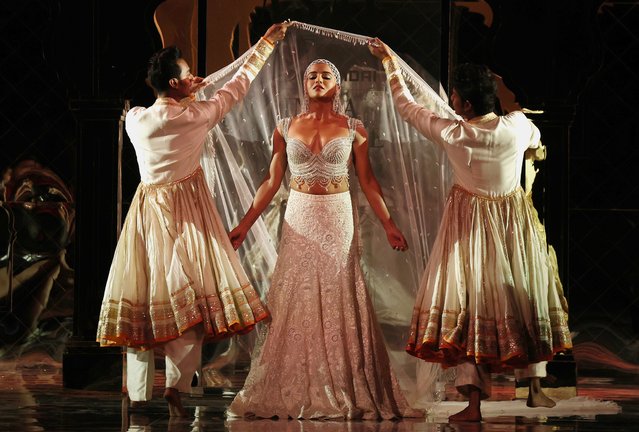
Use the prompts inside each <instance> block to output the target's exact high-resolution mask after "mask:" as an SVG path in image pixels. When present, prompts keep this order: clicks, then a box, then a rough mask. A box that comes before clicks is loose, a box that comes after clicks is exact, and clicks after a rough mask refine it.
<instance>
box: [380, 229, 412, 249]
mask: <svg viewBox="0 0 639 432" xmlns="http://www.w3.org/2000/svg"><path fill="white" fill-rule="evenodd" d="M384 229H385V230H386V237H387V238H388V243H390V245H391V247H392V248H393V249H395V250H397V251H402V252H403V251H405V250H406V249H408V242H406V239H405V238H404V234H402V232H401V231H400V230H399V228H397V227H396V226H395V224H393V223H391V224H389V225H388V226H386V227H385V228H384Z"/></svg>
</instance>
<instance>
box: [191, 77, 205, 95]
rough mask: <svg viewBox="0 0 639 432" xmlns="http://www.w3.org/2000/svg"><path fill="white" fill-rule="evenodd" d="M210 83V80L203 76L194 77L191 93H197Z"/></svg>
mask: <svg viewBox="0 0 639 432" xmlns="http://www.w3.org/2000/svg"><path fill="white" fill-rule="evenodd" d="M207 85H209V82H208V81H206V80H205V79H204V78H202V77H194V78H193V83H192V84H191V93H197V92H198V91H199V90H200V89H202V88H204V87H206V86H207Z"/></svg>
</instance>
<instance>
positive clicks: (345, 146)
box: [278, 118, 361, 188]
mask: <svg viewBox="0 0 639 432" xmlns="http://www.w3.org/2000/svg"><path fill="white" fill-rule="evenodd" d="M290 124H291V119H290V118H286V119H283V120H282V121H281V122H280V124H279V125H278V129H279V131H280V133H281V134H282V136H283V137H284V139H285V140H286V155H287V157H288V166H289V169H290V170H291V178H292V179H293V181H295V182H296V183H297V184H298V185H302V184H306V185H308V186H309V187H310V186H313V185H315V184H320V185H321V186H322V187H324V188H328V186H329V185H330V184H339V183H340V182H341V181H342V180H343V179H346V180H348V166H349V163H350V161H351V152H352V143H353V138H354V137H355V130H356V128H357V126H358V124H361V122H360V121H359V120H357V119H354V118H349V119H348V135H347V136H345V137H337V138H334V139H332V140H330V141H329V142H327V143H326V144H325V145H324V147H322V150H321V151H320V152H319V153H314V152H312V151H311V149H310V148H309V147H308V145H306V144H305V143H304V142H302V141H301V140H299V139H296V138H294V137H290V136H289V135H288V128H289V126H290Z"/></svg>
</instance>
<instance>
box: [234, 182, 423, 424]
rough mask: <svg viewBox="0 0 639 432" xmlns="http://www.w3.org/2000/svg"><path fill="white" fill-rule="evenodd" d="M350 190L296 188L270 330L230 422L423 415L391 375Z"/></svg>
mask: <svg viewBox="0 0 639 432" xmlns="http://www.w3.org/2000/svg"><path fill="white" fill-rule="evenodd" d="M353 234H354V223H353V210H352V205H351V198H350V194H349V193H348V192H344V193H339V194H331V195H311V194H304V193H300V192H297V191H295V190H292V191H291V193H290V197H289V202H288V206H287V209H286V214H285V220H284V226H283V229H282V240H281V243H280V251H279V252H280V254H279V258H278V261H277V265H276V268H275V271H274V273H273V277H272V286H271V289H270V290H269V294H268V298H267V304H268V306H269V309H270V311H271V316H272V321H271V322H270V323H269V324H268V327H267V330H266V331H265V332H264V333H262V337H263V340H261V341H260V342H259V343H258V347H259V348H258V351H256V353H255V354H254V357H253V361H252V364H251V370H250V372H249V375H248V377H247V379H246V382H245V385H244V388H243V389H242V390H241V391H240V392H239V393H238V395H237V397H236V398H235V400H234V401H233V403H232V404H231V406H230V407H229V412H228V414H229V415H230V416H257V417H274V416H277V417H279V418H288V417H291V418H344V419H379V418H385V419H388V418H395V417H403V416H422V415H423V413H421V412H419V411H414V410H412V409H410V408H409V406H408V404H407V402H406V400H405V399H404V396H403V395H402V394H401V391H400V389H399V385H398V383H397V381H396V379H395V376H394V375H393V373H392V372H391V369H390V364H389V358H388V354H387V352H386V347H385V345H384V341H383V337H382V334H381V331H380V328H379V325H378V323H377V322H376V319H375V314H374V310H373V307H372V304H371V301H370V299H369V296H368V292H367V289H366V286H365V284H364V279H363V275H362V270H361V267H360V265H359V255H358V253H357V248H356V245H355V242H354V241H353V239H354V236H353Z"/></svg>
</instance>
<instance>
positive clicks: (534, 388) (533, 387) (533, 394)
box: [526, 378, 556, 408]
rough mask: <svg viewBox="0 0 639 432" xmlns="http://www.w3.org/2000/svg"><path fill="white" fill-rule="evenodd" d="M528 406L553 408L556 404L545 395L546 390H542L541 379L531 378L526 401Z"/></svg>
mask: <svg viewBox="0 0 639 432" xmlns="http://www.w3.org/2000/svg"><path fill="white" fill-rule="evenodd" d="M526 405H527V406H529V407H531V408H537V407H545V408H552V407H554V406H555V405H556V403H555V401H554V400H552V399H550V398H549V397H548V396H546V394H545V393H544V390H543V389H542V388H541V380H540V379H539V378H531V379H530V384H529V386H528V400H527V401H526Z"/></svg>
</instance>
